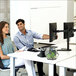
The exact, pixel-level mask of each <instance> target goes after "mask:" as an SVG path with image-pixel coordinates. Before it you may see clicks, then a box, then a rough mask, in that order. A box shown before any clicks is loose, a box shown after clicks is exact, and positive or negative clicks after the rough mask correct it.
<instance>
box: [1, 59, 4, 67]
mask: <svg viewBox="0 0 76 76" xmlns="http://www.w3.org/2000/svg"><path fill="white" fill-rule="evenodd" d="M3 67H4V66H3V63H2V60H1V58H0V68H3Z"/></svg>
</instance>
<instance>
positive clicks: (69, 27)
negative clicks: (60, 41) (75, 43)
mask: <svg viewBox="0 0 76 76" xmlns="http://www.w3.org/2000/svg"><path fill="white" fill-rule="evenodd" d="M73 29H74V22H65V23H64V39H66V38H68V37H73V36H74V32H73Z"/></svg>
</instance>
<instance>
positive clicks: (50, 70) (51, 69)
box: [49, 64, 54, 76]
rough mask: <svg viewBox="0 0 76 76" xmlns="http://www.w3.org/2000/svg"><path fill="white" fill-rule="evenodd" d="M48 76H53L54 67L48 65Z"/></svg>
mask: <svg viewBox="0 0 76 76" xmlns="http://www.w3.org/2000/svg"><path fill="white" fill-rule="evenodd" d="M49 76H54V65H53V64H49Z"/></svg>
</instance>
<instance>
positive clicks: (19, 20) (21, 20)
mask: <svg viewBox="0 0 76 76" xmlns="http://www.w3.org/2000/svg"><path fill="white" fill-rule="evenodd" d="M19 22H22V23H23V24H24V23H25V21H24V20H23V19H18V20H17V21H16V24H18V23H19Z"/></svg>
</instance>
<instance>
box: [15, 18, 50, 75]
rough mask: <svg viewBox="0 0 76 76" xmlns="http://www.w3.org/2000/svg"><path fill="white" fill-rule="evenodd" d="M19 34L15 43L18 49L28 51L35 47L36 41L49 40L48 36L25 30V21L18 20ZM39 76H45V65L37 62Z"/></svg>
mask: <svg viewBox="0 0 76 76" xmlns="http://www.w3.org/2000/svg"><path fill="white" fill-rule="evenodd" d="M16 24H17V27H18V29H19V32H18V33H17V34H16V35H15V37H14V43H15V45H16V47H17V48H18V49H22V50H28V49H30V48H33V47H34V40H33V38H36V39H49V35H47V34H43V35H41V34H38V33H36V32H33V31H31V30H27V29H25V21H24V20H23V19H18V20H17V21H16ZM37 67H38V73H39V76H43V75H44V72H43V63H41V62H37Z"/></svg>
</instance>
